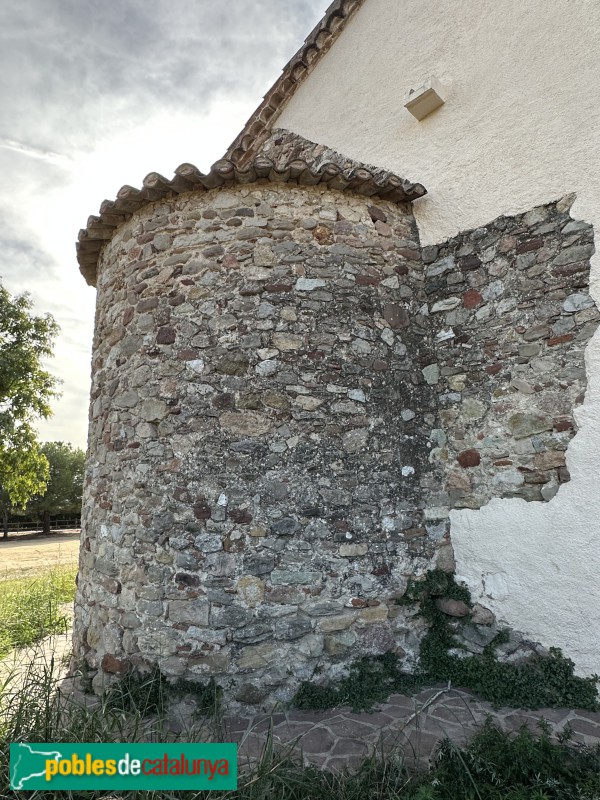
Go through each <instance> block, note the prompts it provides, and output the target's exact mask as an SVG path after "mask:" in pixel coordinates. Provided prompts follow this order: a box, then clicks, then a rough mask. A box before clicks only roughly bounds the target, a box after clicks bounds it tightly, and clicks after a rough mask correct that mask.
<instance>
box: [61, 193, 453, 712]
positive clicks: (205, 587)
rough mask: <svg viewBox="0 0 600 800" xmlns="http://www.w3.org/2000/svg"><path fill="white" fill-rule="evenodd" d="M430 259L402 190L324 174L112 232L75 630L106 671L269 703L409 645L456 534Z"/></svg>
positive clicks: (195, 202)
mask: <svg viewBox="0 0 600 800" xmlns="http://www.w3.org/2000/svg"><path fill="white" fill-rule="evenodd" d="M419 271H420V262H419V253H418V243H417V241H416V235H415V227H414V220H413V217H412V214H411V211H410V207H408V206H407V207H402V206H395V205H393V204H391V203H386V202H383V201H381V202H378V204H377V208H375V207H374V206H372V205H371V203H370V201H369V200H368V199H367V198H361V197H354V196H351V195H345V194H344V195H342V194H340V193H339V192H331V191H327V190H324V189H322V188H321V187H314V188H299V187H298V188H293V187H287V186H282V187H277V186H274V185H272V184H264V185H261V186H256V185H252V186H249V187H235V188H232V189H230V190H227V191H214V192H210V193H208V194H206V195H200V196H197V195H194V196H191V195H186V196H182V197H180V198H179V199H175V200H173V201H172V202H170V203H161V204H156V205H154V206H152V207H149V208H148V209H147V210H146V211H144V212H143V213H141V212H140V213H139V214H138V215H137V216H136V217H134V219H133V220H131V221H130V222H129V223H127V224H126V225H124V226H123V227H122V228H121V229H120V230H119V233H118V234H117V235H116V236H115V237H114V238H113V240H112V241H111V242H110V243H109V244H108V246H107V247H106V249H105V251H104V254H103V259H102V263H101V265H100V269H99V279H98V313H97V321H96V339H95V349H94V359H93V372H94V379H93V389H92V410H91V421H90V422H91V428H90V464H89V467H90V468H89V474H88V482H87V485H86V499H85V502H84V508H85V518H84V522H83V526H84V533H83V550H82V561H81V570H82V572H81V580H80V593H79V599H78V605H79V608H78V614H77V618H78V627H77V632H76V642H77V643H78V650H79V654H80V655H83V656H84V657H85V658H86V659H87V661H88V663H90V665H91V666H92V667H93V668H101V671H100V673H99V676H98V678H97V679H96V686H97V687H98V686H99V685H100V684H101V682H102V680H101V679H102V675H103V673H109V674H110V673H118V672H122V671H124V670H127V669H129V668H130V667H131V666H133V667H143V666H144V665H146V664H148V663H156V662H158V663H159V664H160V667H161V669H162V670H163V671H164V672H165V673H166V674H167V675H171V676H184V677H188V678H189V677H192V678H197V679H198V680H203V679H204V680H205V679H207V678H208V677H209V676H212V675H214V676H217V677H219V676H221V680H222V682H224V681H225V678H224V677H223V676H228V677H227V685H228V686H229V685H230V684H229V681H230V680H231V681H232V683H233V685H234V689H233V690H232V692H231V694H233V695H234V696H235V697H237V698H238V699H239V700H241V701H247V702H256V701H258V700H261V699H264V698H265V697H271V698H273V697H282V698H284V699H285V698H286V697H289V695H290V692H291V691H293V688H294V685H295V684H297V682H298V680H299V679H304V678H310V677H311V676H312V674H313V671H314V669H315V667H317V666H322V665H323V664H324V663H327V662H329V663H330V665H331V666H330V668H331V671H332V672H335V666H333V665H334V664H336V663H337V664H343V663H344V662H347V661H348V660H352V659H354V658H356V657H357V656H359V655H360V654H364V653H378V652H384V651H387V650H390V649H394V650H397V651H398V652H399V653H400V654H401V655H404V656H405V657H406V658H407V660H409V661H410V660H411V659H414V657H415V654H416V652H417V649H418V635H417V634H418V630H419V628H418V626H415V625H413V624H410V623H409V622H408V620H407V619H406V618H405V616H404V613H403V612H401V610H400V608H399V607H397V606H396V605H395V603H394V598H395V597H396V596H399V595H401V594H402V592H403V590H404V587H405V585H406V581H407V578H408V576H410V575H412V574H413V573H414V572H415V570H417V571H419V570H420V571H423V570H424V569H426V568H427V567H428V566H429V565H430V563H431V561H432V559H433V557H434V554H435V550H436V547H437V546H439V545H441V544H442V543H444V541H445V539H444V537H445V535H446V533H447V528H446V522H445V521H444V520H443V519H442V520H441V521H440V520H439V519H438V511H437V510H436V509H437V508H439V507H440V505H441V498H439V497H438V496H437V492H438V491H439V487H440V486H441V484H440V480H439V479H438V478H435V476H434V474H433V473H434V470H435V469H436V465H434V464H432V463H430V461H429V451H428V447H427V445H428V441H429V434H430V431H431V429H432V428H434V427H436V424H437V422H436V417H435V408H436V396H435V390H434V389H433V388H432V387H431V386H429V385H428V384H427V383H426V382H425V381H424V380H423V377H422V374H421V365H420V364H418V363H415V360H414V359H415V356H416V357H418V356H419V354H420V350H421V340H422V337H423V336H424V335H425V336H426V335H427V334H426V331H425V330H424V329H422V328H421V326H420V325H419V323H418V305H419V302H420V298H419V297H418V296H416V295H415V293H414V292H413V290H412V289H411V288H410V286H409V285H408V282H407V281H408V277H409V275H411V274H412V273H417V272H419ZM411 317H413V318H414V319H415V320H416V321H415V323H414V324H413V325H411V324H409V320H410V318H411ZM430 507H431V508H432V509H433V511H430V510H428V509H429V508H430ZM444 516H445V514H442V517H444Z"/></svg>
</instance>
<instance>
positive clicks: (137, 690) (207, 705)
mask: <svg viewBox="0 0 600 800" xmlns="http://www.w3.org/2000/svg"><path fill="white" fill-rule="evenodd" d="M186 694H191V695H193V697H194V699H195V700H196V703H197V709H198V713H199V714H203V715H206V716H208V715H211V714H215V715H216V714H217V713H218V710H219V702H220V698H221V694H222V691H221V689H220V687H219V686H217V685H216V683H215V682H214V680H212V679H211V680H210V681H209V682H208V683H207V684H202V683H196V682H193V681H184V680H178V681H175V682H174V683H171V682H169V680H168V679H167V678H165V676H164V675H163V674H162V672H161V671H160V669H159V668H158V667H154V669H153V670H152V671H151V672H150V673H148V674H146V675H141V674H140V673H139V672H130V673H129V674H128V675H125V676H124V677H123V678H121V679H120V680H119V681H118V682H117V683H115V685H114V686H111V687H109V688H108V689H107V690H106V691H105V693H104V697H103V698H102V699H103V703H104V706H105V708H108V709H111V710H113V711H125V712H127V713H138V712H139V713H140V714H141V715H142V716H143V717H145V716H148V715H150V714H159V715H162V714H164V713H165V712H166V710H167V707H168V705H169V703H170V702H171V700H173V699H175V698H180V697H182V696H183V695H186Z"/></svg>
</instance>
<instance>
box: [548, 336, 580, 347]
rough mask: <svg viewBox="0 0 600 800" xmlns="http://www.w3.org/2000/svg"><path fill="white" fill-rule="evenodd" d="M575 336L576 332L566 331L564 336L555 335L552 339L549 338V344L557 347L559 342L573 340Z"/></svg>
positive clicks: (563, 342)
mask: <svg viewBox="0 0 600 800" xmlns="http://www.w3.org/2000/svg"><path fill="white" fill-rule="evenodd" d="M574 338H575V334H573V333H564V334H563V335H562V336H554V337H553V338H552V339H548V344H549V346H550V347H555V346H556V345H557V344H565V342H572V341H573V339H574Z"/></svg>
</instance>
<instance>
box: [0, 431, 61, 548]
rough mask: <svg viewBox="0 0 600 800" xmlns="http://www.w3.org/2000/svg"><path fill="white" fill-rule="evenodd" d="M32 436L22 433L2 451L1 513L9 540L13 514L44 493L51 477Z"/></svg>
mask: <svg viewBox="0 0 600 800" xmlns="http://www.w3.org/2000/svg"><path fill="white" fill-rule="evenodd" d="M30 434H31V431H30V430H29V429H25V430H23V429H21V430H20V432H19V435H18V436H15V437H13V445H12V446H11V447H10V448H8V449H7V450H3V449H2V450H0V513H1V515H2V530H3V538H5V539H6V537H7V536H8V515H9V513H10V511H12V510H13V509H14V508H24V507H25V505H26V503H27V501H28V500H29V498H30V497H32V496H33V495H35V494H38V493H40V492H43V491H44V489H45V488H46V482H47V480H48V477H49V475H50V470H49V465H48V459H47V458H46V456H45V455H44V454H43V453H42V452H40V449H39V445H38V443H37V442H36V441H35V438H32V437H31V435H30Z"/></svg>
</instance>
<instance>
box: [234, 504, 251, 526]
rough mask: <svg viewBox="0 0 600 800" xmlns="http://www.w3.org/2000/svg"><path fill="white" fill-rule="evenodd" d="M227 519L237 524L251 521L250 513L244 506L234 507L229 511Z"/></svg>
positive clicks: (245, 523)
mask: <svg viewBox="0 0 600 800" xmlns="http://www.w3.org/2000/svg"><path fill="white" fill-rule="evenodd" d="M229 519H230V520H232V521H233V522H235V523H237V524H238V525H248V523H250V522H252V514H251V513H250V512H249V511H248V510H247V509H245V508H234V509H232V510H231V511H230V512H229Z"/></svg>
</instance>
